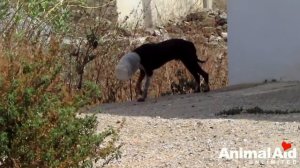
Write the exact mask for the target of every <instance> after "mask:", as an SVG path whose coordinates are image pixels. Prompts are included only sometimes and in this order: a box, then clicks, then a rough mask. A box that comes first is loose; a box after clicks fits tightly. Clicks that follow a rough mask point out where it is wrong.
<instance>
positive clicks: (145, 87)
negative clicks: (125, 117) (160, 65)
mask: <svg viewBox="0 0 300 168" xmlns="http://www.w3.org/2000/svg"><path fill="white" fill-rule="evenodd" d="M150 81H151V76H148V75H146V81H145V85H144V89H143V94H142V97H139V98H138V102H143V101H145V99H146V98H147V94H148V88H149V86H150Z"/></svg>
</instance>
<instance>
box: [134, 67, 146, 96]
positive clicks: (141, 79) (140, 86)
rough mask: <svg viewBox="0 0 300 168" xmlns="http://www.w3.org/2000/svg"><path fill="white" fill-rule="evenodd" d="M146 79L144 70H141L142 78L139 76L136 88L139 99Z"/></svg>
mask: <svg viewBox="0 0 300 168" xmlns="http://www.w3.org/2000/svg"><path fill="white" fill-rule="evenodd" d="M144 77H145V72H144V71H143V70H140V76H139V78H138V80H137V83H136V86H135V93H136V96H137V97H139V96H140V95H142V81H143V79H144Z"/></svg>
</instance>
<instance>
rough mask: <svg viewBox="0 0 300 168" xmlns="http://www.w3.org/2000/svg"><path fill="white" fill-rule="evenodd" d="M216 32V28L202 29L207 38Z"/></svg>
mask: <svg viewBox="0 0 300 168" xmlns="http://www.w3.org/2000/svg"><path fill="white" fill-rule="evenodd" d="M215 31H216V28H214V27H203V28H202V32H203V35H204V36H205V37H210V36H211V35H213V34H214V33H215Z"/></svg>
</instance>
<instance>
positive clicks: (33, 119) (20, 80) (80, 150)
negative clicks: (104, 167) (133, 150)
mask: <svg viewBox="0 0 300 168" xmlns="http://www.w3.org/2000/svg"><path fill="white" fill-rule="evenodd" d="M16 62H18V60H14V64H15V63H16ZM34 64H35V65H34V66H33V65H31V64H30V63H28V62H27V63H26V64H24V66H23V67H22V66H20V68H21V69H23V70H22V71H20V72H17V71H15V73H10V74H16V75H14V76H13V77H12V76H8V75H7V76H1V78H0V79H1V81H3V82H4V83H5V84H2V85H1V87H0V96H1V98H0V162H1V164H2V165H1V166H4V167H78V166H83V167H86V166H91V165H92V163H93V161H95V160H97V159H99V158H106V157H107V156H109V155H111V154H114V153H115V152H116V151H117V147H115V145H114V142H115V141H116V140H117V139H116V137H117V132H116V131H115V130H113V129H111V128H109V129H107V130H106V131H104V132H102V133H99V134H95V131H96V128H97V120H96V117H95V116H85V117H78V116H77V113H76V112H77V110H78V109H79V108H80V107H82V106H84V105H86V104H87V103H89V101H93V99H95V98H96V97H95V96H100V93H99V90H98V89H97V86H96V85H93V84H92V83H87V84H86V85H87V86H88V87H84V88H87V89H86V90H85V89H83V91H81V92H80V93H79V92H78V93H77V94H76V95H74V96H73V97H72V96H71V95H69V94H68V93H67V92H66V91H65V90H66V89H65V86H64V85H63V84H62V83H61V81H60V80H59V72H60V69H61V66H60V65H59V62H56V63H54V64H53V66H42V65H44V64H45V62H44V61H40V62H34ZM28 67H35V68H28ZM15 69H16V68H15ZM11 70H12V69H7V70H6V71H11ZM3 82H1V83H3ZM91 93H94V94H91ZM93 96H94V97H93ZM76 97H77V99H76ZM79 97H80V98H81V99H83V100H84V101H83V102H81V103H78V101H77V100H78V98H79ZM105 140H106V141H109V142H110V143H106V144H108V145H106V146H105V147H102V148H100V147H99V146H100V144H103V143H104V141H105ZM103 151H105V152H103Z"/></svg>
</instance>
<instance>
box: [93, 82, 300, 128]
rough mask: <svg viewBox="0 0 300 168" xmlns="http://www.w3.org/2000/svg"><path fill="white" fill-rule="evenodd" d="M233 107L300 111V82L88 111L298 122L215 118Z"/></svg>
mask: <svg viewBox="0 0 300 168" xmlns="http://www.w3.org/2000/svg"><path fill="white" fill-rule="evenodd" d="M236 107H242V108H253V107H260V108H262V109H265V110H284V111H285V110H300V82H274V83H265V84H243V85H236V86H230V87H227V88H224V89H220V90H216V91H212V92H209V93H199V94H187V95H172V96H165V97H161V98H158V99H149V100H147V101H146V102H143V103H138V102H125V103H119V104H117V103H113V104H103V105H100V106H96V107H93V108H91V109H90V110H89V112H91V113H100V112H101V113H104V114H111V115H118V116H135V117H139V116H143V117H160V118H166V119H170V118H179V119H190V118H193V119H217V118H227V119H229V118H231V119H250V120H270V121H280V122H300V114H239V115H229V116H215V114H216V113H219V112H221V111H223V110H229V109H233V108H236Z"/></svg>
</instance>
